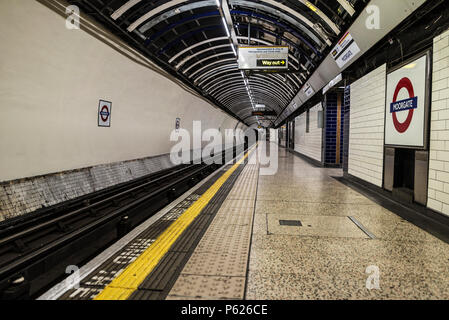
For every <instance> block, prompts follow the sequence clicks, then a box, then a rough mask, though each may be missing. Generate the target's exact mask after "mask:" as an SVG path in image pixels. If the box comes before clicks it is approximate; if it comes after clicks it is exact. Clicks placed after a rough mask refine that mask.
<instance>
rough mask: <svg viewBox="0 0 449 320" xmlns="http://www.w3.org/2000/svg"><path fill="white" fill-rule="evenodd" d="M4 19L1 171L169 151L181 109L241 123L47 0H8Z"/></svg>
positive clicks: (208, 122) (186, 115) (184, 114)
mask: <svg viewBox="0 0 449 320" xmlns="http://www.w3.org/2000/svg"><path fill="white" fill-rule="evenodd" d="M0 28H1V30H2V32H1V33H0V43H1V47H2V50H1V51H0V152H1V157H0V181H10V180H15V179H20V178H25V177H33V176H38V175H45V174H49V173H55V172H61V171H66V170H73V169H79V168H85V167H91V166H96V165H100V164H109V163H115V162H120V161H127V160H132V159H141V158H146V157H151V156H157V155H161V154H167V153H169V152H170V149H171V147H172V146H173V145H174V144H175V142H170V139H169V138H170V133H171V132H172V130H174V129H175V123H176V119H177V118H180V119H181V127H182V128H184V129H187V130H189V131H190V132H191V130H192V123H193V121H195V120H199V121H201V122H202V129H203V130H205V129H208V128H221V131H222V132H223V130H224V129H228V128H229V129H234V128H235V127H236V125H237V123H238V121H237V120H236V119H234V118H232V117H230V116H229V115H227V114H226V113H224V112H223V111H221V110H220V109H218V108H215V107H214V106H212V105H211V104H209V103H207V102H206V101H205V100H203V99H200V98H198V97H196V96H194V95H193V94H191V93H189V92H188V91H186V90H184V89H182V88H181V87H180V86H179V85H178V84H176V83H174V82H173V81H171V80H169V79H167V78H165V77H164V76H162V75H161V74H159V73H157V72H155V71H153V70H150V69H149V68H147V67H145V66H143V65H141V64H139V63H136V62H135V61H133V60H132V59H130V58H129V57H127V56H125V55H123V54H122V53H120V52H119V51H117V50H116V49H114V48H112V47H111V46H109V45H107V44H106V43H104V42H102V41H99V40H98V39H97V38H96V37H94V36H92V35H91V34H89V33H87V32H85V31H83V30H69V29H67V28H66V21H65V19H64V18H63V17H62V16H60V15H59V14H57V13H56V12H54V11H52V10H50V9H49V8H47V7H46V6H44V5H42V4H40V3H38V2H37V1H34V0H33V1H30V0H15V1H0ZM101 99H103V100H106V101H111V102H112V114H111V127H110V128H102V127H98V104H99V100H101Z"/></svg>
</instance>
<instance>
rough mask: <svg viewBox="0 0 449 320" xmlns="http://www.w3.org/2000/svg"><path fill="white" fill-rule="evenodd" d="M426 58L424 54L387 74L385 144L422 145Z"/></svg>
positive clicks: (424, 121) (417, 146)
mask: <svg viewBox="0 0 449 320" xmlns="http://www.w3.org/2000/svg"><path fill="white" fill-rule="evenodd" d="M428 59H429V56H428V55H427V54H425V55H423V56H421V57H420V58H418V59H416V60H414V61H412V62H410V63H408V64H406V65H404V66H403V67H401V68H399V69H397V70H395V71H393V72H391V73H390V74H388V75H387V101H386V105H385V145H389V146H397V147H405V148H417V149H420V148H425V147H426V145H427V144H426V140H427V135H426V131H427V125H426V123H427V117H428V110H427V109H428V95H427V92H428V90H429V87H428V85H429V84H428V76H427V74H428V67H427V65H428Z"/></svg>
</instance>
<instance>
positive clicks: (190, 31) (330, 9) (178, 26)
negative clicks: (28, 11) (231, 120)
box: [68, 0, 368, 127]
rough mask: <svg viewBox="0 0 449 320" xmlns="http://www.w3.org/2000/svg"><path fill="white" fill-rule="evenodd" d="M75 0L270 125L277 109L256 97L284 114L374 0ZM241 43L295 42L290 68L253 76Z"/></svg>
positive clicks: (243, 115) (172, 68)
mask: <svg viewBox="0 0 449 320" xmlns="http://www.w3.org/2000/svg"><path fill="white" fill-rule="evenodd" d="M222 1H223V3H221V2H222ZM68 2H70V3H71V4H74V5H78V6H79V7H80V8H81V10H82V11H83V12H84V13H85V14H87V15H90V16H91V17H92V18H94V19H96V20H97V21H99V22H100V23H102V24H103V25H105V26H106V27H107V28H108V29H109V30H110V31H111V32H112V33H114V34H116V35H118V36H119V37H121V38H122V39H123V40H125V41H126V42H128V43H129V44H130V45H132V46H133V47H134V48H136V49H138V50H140V51H141V52H143V53H144V54H145V55H146V56H148V57H149V58H150V59H152V60H153V61H155V62H156V63H158V64H159V65H160V66H161V67H163V68H164V69H165V70H166V71H168V72H169V73H170V74H172V75H174V76H176V77H178V78H179V79H180V80H182V81H183V82H185V83H186V84H187V85H189V86H191V87H192V88H194V89H195V90H196V91H197V92H198V93H200V94H201V95H203V96H204V97H206V98H207V99H209V100H210V101H211V102H213V103H214V104H216V105H217V106H219V107H220V108H222V109H223V110H225V111H227V112H229V113H230V114H231V115H233V116H235V117H236V118H238V119H240V120H241V121H243V122H245V123H246V124H247V125H249V126H251V125H254V124H260V125H263V126H266V127H269V126H271V125H272V124H273V118H274V119H275V118H276V117H266V118H260V117H253V116H252V110H253V108H254V105H255V104H263V105H265V106H266V108H267V109H268V110H270V111H275V112H276V113H277V114H279V113H280V112H281V111H282V110H283V109H284V108H285V107H286V106H287V105H288V104H289V103H290V102H291V100H292V99H293V97H295V95H296V94H297V93H298V90H299V88H301V86H302V85H303V84H304V83H305V82H306V80H307V79H308V78H309V76H310V75H311V74H312V73H313V72H314V71H315V69H316V68H317V67H318V66H319V64H320V63H321V61H322V60H323V58H324V57H325V56H326V55H327V54H328V53H329V51H330V48H331V47H332V45H333V44H334V43H335V42H336V41H337V40H338V39H339V36H340V34H341V33H342V31H344V30H346V29H347V28H348V27H349V26H350V24H351V23H352V22H353V21H354V19H355V16H356V15H357V13H359V12H360V11H361V10H363V8H364V7H365V6H366V4H367V2H368V0H313V1H312V0H311V1H307V0H283V1H279V0H199V1H185V0H168V1H167V0H160V1H157V0H156V1H149V0H76V1H75V0H69V1H68ZM224 24H227V26H228V31H227V30H226V28H225V26H224ZM239 45H245V46H247V45H282V46H288V47H289V70H288V71H287V72H285V73H255V74H251V75H249V77H248V76H247V75H244V74H243V73H242V72H240V70H239V69H238V66H237V57H236V53H235V52H236V49H237V46H239ZM247 87H248V89H247Z"/></svg>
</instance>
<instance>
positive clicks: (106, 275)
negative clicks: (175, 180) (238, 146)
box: [44, 146, 449, 300]
mask: <svg viewBox="0 0 449 320" xmlns="http://www.w3.org/2000/svg"><path fill="white" fill-rule="evenodd" d="M275 148H276V150H278V153H279V160H278V161H279V164H278V170H277V172H276V173H275V174H274V175H262V174H261V172H262V171H261V168H263V167H264V166H263V165H260V164H259V162H258V160H257V157H251V156H250V158H249V159H250V160H249V162H248V163H246V164H245V163H243V162H241V163H240V164H236V165H234V166H226V167H224V168H223V169H221V170H220V172H219V173H218V174H217V175H216V176H215V178H211V180H210V181H209V182H206V183H205V184H204V185H203V186H201V187H200V188H199V189H197V190H195V192H193V193H192V194H190V195H186V199H185V200H183V199H178V200H177V201H178V204H176V205H174V206H172V208H168V209H167V210H165V211H164V212H162V213H161V214H160V215H159V216H160V217H161V219H160V220H157V219H156V218H152V219H153V220H154V221H152V222H151V223H147V225H146V226H144V227H142V228H141V229H140V230H138V231H136V232H135V233H136V236H134V238H132V239H131V240H128V241H130V242H129V244H127V245H123V249H120V250H116V251H115V252H114V253H113V254H112V253H109V256H110V258H108V259H109V260H107V259H103V260H101V264H98V265H96V264H95V263H93V262H92V263H91V264H90V267H88V268H87V269H86V270H89V272H88V273H89V275H88V276H86V277H85V278H84V280H83V281H82V282H81V284H82V285H81V288H80V289H72V290H69V291H67V292H65V293H64V294H63V295H57V296H55V297H59V298H62V299H99V298H105V299H115V298H120V299H140V300H145V299H183V300H184V299H187V300H198V299H249V300H253V299H269V300H270V299H275V300H279V299H281V300H285V299H294V300H302V299H449V244H447V243H445V242H443V241H441V240H439V239H437V238H435V237H434V236H432V235H430V234H429V233H427V232H425V231H423V230H421V229H419V228H418V227H416V226H414V225H413V224H411V223H409V222H407V221H405V220H403V219H402V218H400V217H399V216H397V215H396V214H394V213H392V212H390V211H389V210H387V209H385V208H383V207H381V206H380V205H378V204H377V203H375V202H373V201H372V200H370V199H368V198H367V197H365V196H364V195H362V194H360V193H358V192H357V191H355V190H353V189H351V188H350V187H347V186H345V185H344V184H342V183H340V182H339V181H338V180H336V179H335V177H341V176H342V170H339V169H325V168H318V167H314V166H313V165H311V164H309V163H308V162H306V161H304V160H303V159H301V158H299V157H297V156H295V155H293V154H291V153H289V152H287V151H286V150H285V149H283V148H278V147H277V146H275ZM254 154H255V152H254V153H252V155H254ZM247 160H248V159H247ZM220 181H221V182H220ZM208 195H209V196H208ZM200 207H201V208H202V209H198V208H200ZM195 208H196V209H195ZM187 218H188V219H187ZM186 219H187V220H186ZM144 225H145V224H144ZM181 225H183V226H182V228H178V229H176V228H175V227H176V226H178V227H179V226H181ZM156 229H157V230H156ZM159 229H160V230H159ZM165 229H166V230H165ZM158 230H159V231H158ZM164 230H165V231H164ZM170 230H172V231H170ZM150 231H151V232H150ZM156 231H157V232H156ZM153 233H154V235H153ZM137 234H140V237H139V236H137ZM142 235H148V237H147V238H148V239H147V238H145V239H147V240H146V241H144V243H142V241H141V242H139V243H137V244H138V247H136V246H135V245H136V244H135V242H136V241H139V240H142ZM195 239H196V240H195ZM133 241H134V242H133ZM127 246H128V247H129V248H128V249H127ZM130 246H131V247H130ZM131 249H132V250H131ZM130 250H131V251H130ZM130 252H131V254H130ZM103 255H108V254H107V253H104V254H103ZM124 255H126V257H127V259H124V258H123V257H124ZM128 256H129V257H128ZM119 258H120V259H119ZM128 258H129V259H128ZM123 261H125V263H123V264H122V262H123ZM111 266H112V267H111ZM150 266H151V268H150ZM376 271H378V278H377V279H378V281H375V280H374V279H373V276H375V274H373V272H376ZM140 272H142V273H140ZM367 282H368V285H370V288H371V289H368V288H367ZM376 284H378V288H376ZM373 287H374V288H373ZM52 296H53V295H52V294H51V293H50V294H48V295H46V296H44V298H49V297H52Z"/></svg>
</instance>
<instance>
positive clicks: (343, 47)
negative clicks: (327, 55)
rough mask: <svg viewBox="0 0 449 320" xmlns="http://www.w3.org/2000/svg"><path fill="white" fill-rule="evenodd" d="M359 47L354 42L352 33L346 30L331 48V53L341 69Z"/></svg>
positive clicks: (357, 51)
mask: <svg viewBox="0 0 449 320" xmlns="http://www.w3.org/2000/svg"><path fill="white" fill-rule="evenodd" d="M360 51H361V50H360V48H359V46H358V45H357V43H356V42H355V40H354V38H353V37H352V35H351V34H350V33H349V31H348V32H346V33H345V35H344V36H343V37H342V38H341V39H340V41H339V42H338V44H337V45H336V46H335V48H334V49H333V50H332V52H331V55H332V58H334V60H335V62H336V63H337V65H338V67H339V68H340V69H342V68H343V67H344V66H345V65H346V64H348V62H349V61H351V60H352V59H353V58H354V57H355V56H356V55H357V54H358V53H359V52H360Z"/></svg>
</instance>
